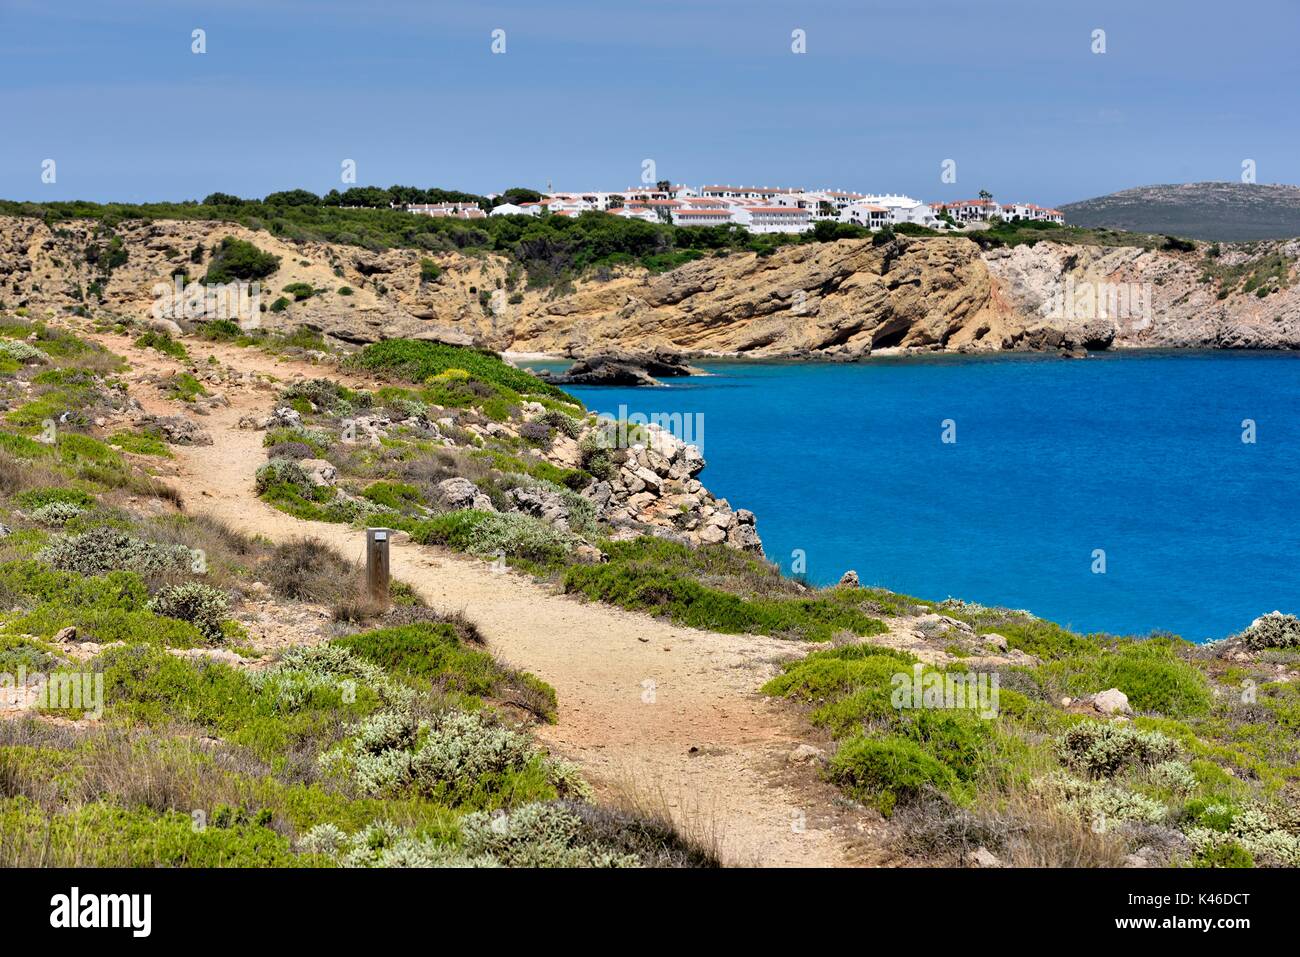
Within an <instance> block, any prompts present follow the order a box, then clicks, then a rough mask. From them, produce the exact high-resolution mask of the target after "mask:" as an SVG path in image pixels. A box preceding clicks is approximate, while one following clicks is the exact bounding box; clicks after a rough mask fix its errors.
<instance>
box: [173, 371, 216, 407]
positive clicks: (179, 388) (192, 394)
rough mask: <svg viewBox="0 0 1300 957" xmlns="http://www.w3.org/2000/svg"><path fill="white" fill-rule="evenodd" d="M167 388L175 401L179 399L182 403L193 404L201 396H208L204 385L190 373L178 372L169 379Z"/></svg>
mask: <svg viewBox="0 0 1300 957" xmlns="http://www.w3.org/2000/svg"><path fill="white" fill-rule="evenodd" d="M165 388H166V390H167V392H168V394H170V395H171V397H172V398H173V399H179V400H180V401H181V402H193V401H194V400H195V399H197V398H199V397H200V396H205V395H207V394H208V390H207V389H205V388H203V383H201V382H199V380H198V379H196V378H194V376H192V375H190V374H189V373H188V372H178V373H176V374H175V375H174V376H171V377H170V378H168V380H167V382H166V386H165Z"/></svg>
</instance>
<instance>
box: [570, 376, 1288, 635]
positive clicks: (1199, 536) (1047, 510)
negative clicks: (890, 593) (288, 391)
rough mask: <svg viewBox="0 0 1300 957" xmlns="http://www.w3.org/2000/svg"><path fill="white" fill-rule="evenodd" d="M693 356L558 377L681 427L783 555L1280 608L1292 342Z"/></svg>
mask: <svg viewBox="0 0 1300 957" xmlns="http://www.w3.org/2000/svg"><path fill="white" fill-rule="evenodd" d="M550 367H552V368H554V366H550ZM704 368H705V370H706V371H707V372H708V373H709V375H706V376H695V377H691V378H689V379H677V380H669V381H670V382H671V384H670V385H668V386H666V387H664V388H658V389H620V388H593V387H587V388H574V389H572V390H571V391H573V392H574V393H575V394H576V395H578V396H580V397H581V398H582V400H583V401H584V402H585V403H586V404H587V406H588V408H590V409H592V410H594V411H598V412H604V413H609V414H617V413H618V412H619V410H620V406H623V407H625V412H626V413H642V414H645V415H650V414H653V413H666V414H672V413H680V414H682V415H683V416H687V417H690V418H689V421H690V422H691V423H692V424H693V425H695V426H696V427H697V428H698V427H700V426H701V425H702V428H703V432H702V438H703V442H702V445H703V451H704V455H705V458H706V459H707V460H708V467H707V468H706V469H705V471H704V473H703V474H702V475H701V479H702V480H703V481H704V483H705V484H706V485H707V486H708V487H709V489H710V490H712V491H713V492H714V494H716V495H719V496H724V497H726V498H727V499H728V500H729V501H730V502H731V504H732V506H733V507H736V508H748V509H752V510H753V511H754V512H755V513H756V514H757V516H758V531H759V534H760V535H761V536H762V538H763V542H764V545H765V548H766V551H767V555H768V557H769V558H770V559H772V560H773V561H776V562H779V563H780V564H781V566H782V568H783V569H784V570H785V571H787V572H790V571H791V570H792V567H794V565H795V562H796V561H797V560H798V559H799V557H800V556H802V557H803V559H804V562H805V563H806V564H805V567H804V572H805V574H806V575H807V577H808V578H809V579H811V580H812V581H814V582H817V583H819V584H824V583H833V582H835V581H837V580H838V579H839V577H840V575H841V574H842V573H843V572H844V570H845V569H849V568H852V569H856V570H857V572H858V575H859V576H860V578H861V580H862V582H863V583H864V584H875V585H882V586H884V587H886V588H890V589H894V590H897V591H901V592H906V593H909V594H914V595H919V596H922V597H925V598H929V599H942V598H945V597H947V596H950V595H951V596H955V597H959V598H964V599H966V600H969V601H977V602H981V603H984V604H997V605H1007V606H1011V607H1015V608H1025V609H1028V610H1030V611H1032V612H1034V613H1035V614H1038V615H1041V616H1043V617H1046V618H1050V619H1053V620H1055V621H1058V622H1061V623H1062V624H1065V625H1069V626H1071V627H1074V628H1077V629H1081V630H1084V631H1108V632H1113V633H1117V634H1146V633H1148V632H1151V631H1153V630H1167V631H1172V632H1175V633H1177V634H1180V635H1182V636H1184V637H1186V638H1190V639H1193V640H1205V639H1210V638H1218V637H1223V636H1225V635H1227V634H1230V633H1232V632H1235V631H1238V630H1240V629H1241V628H1243V627H1245V626H1246V625H1248V624H1249V623H1250V621H1251V619H1253V618H1254V617H1256V616H1257V615H1259V614H1261V613H1263V612H1266V611H1272V610H1273V609H1275V608H1276V609H1281V610H1283V611H1290V612H1300V515H1298V511H1300V510H1298V507H1297V505H1298V503H1297V498H1298V493H1300V355H1292V354H1278V353H1225V352H1216V353H1202V352H1193V353H1187V352H1183V353H1153V352H1139V353H1108V354H1100V355H1096V356H1092V357H1090V358H1088V359H1085V360H1075V361H1066V360H1061V359H1058V358H1055V357H1046V356H1009V357H996V358H983V357H940V358H933V359H873V360H869V361H866V362H862V363H856V364H820V363H809V364H791V363H768V364H757V363H721V362H720V363H715V364H709V365H706V366H705V367H704ZM945 420H951V425H952V426H955V438H956V441H955V442H947V443H946V442H944V441H943V440H942V439H943V436H944V431H945V426H944V423H945ZM1246 420H1250V421H1249V422H1247V421H1246ZM1243 423H1245V424H1243ZM1250 423H1253V431H1254V434H1253V441H1243V437H1245V438H1248V439H1249V438H1252V436H1251V435H1250V434H1249V430H1250V429H1251V424H1250ZM953 433H954V430H953V429H952V428H949V429H948V434H949V436H950V437H951V436H952V435H953ZM1098 550H1101V552H1104V563H1105V570H1104V573H1098V572H1097V571H1096V570H1095V569H1097V568H1099V567H1100V566H1099V562H1098V555H1099V552H1098ZM795 570H798V569H797V568H795Z"/></svg>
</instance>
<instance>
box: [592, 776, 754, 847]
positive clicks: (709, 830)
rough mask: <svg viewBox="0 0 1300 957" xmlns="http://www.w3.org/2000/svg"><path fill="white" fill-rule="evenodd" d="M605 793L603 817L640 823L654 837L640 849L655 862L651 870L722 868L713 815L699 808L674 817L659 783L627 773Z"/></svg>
mask: <svg viewBox="0 0 1300 957" xmlns="http://www.w3.org/2000/svg"><path fill="white" fill-rule="evenodd" d="M603 791H604V793H603V794H602V795H601V801H600V808H599V810H600V811H601V812H602V813H605V814H608V815H611V816H616V817H618V818H619V819H621V820H622V821H624V822H627V821H636V822H640V823H641V825H642V826H643V827H644V828H645V829H646V833H647V835H654V837H653V838H652V839H648V840H647V842H646V845H645V846H644V847H642V848H641V852H642V853H643V854H644V855H645V856H646V858H647V859H648V860H654V863H653V864H651V866H657V867H683V866H690V867H720V866H722V861H723V849H722V844H723V841H722V834H721V832H720V830H719V828H718V821H717V817H716V815H714V814H713V813H711V812H706V811H703V810H702V809H701V808H699V807H698V806H696V807H694V808H692V809H691V810H689V811H687V810H685V809H681V810H679V811H678V813H677V814H676V815H674V814H673V811H672V805H671V804H670V803H669V801H668V796H667V795H666V794H665V793H664V790H663V785H662V784H661V783H660V782H658V781H654V782H650V783H645V782H642V781H641V780H639V779H638V777H637V776H636V775H635V774H633V773H630V772H626V771H625V772H624V773H621V774H620V775H619V776H618V778H617V779H616V780H615V781H613V782H612V783H609V784H608V785H607V786H606V787H605V788H604V789H603ZM656 843H657V849H656ZM687 861H689V862H690V863H686V862H687ZM728 864H729V865H731V866H740V867H745V866H749V865H750V864H752V862H748V861H736V860H728Z"/></svg>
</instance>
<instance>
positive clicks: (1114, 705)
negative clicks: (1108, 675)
mask: <svg viewBox="0 0 1300 957" xmlns="http://www.w3.org/2000/svg"><path fill="white" fill-rule="evenodd" d="M1083 700H1085V701H1087V702H1088V703H1089V704H1091V705H1092V708H1093V710H1094V711H1097V712H1098V713H1100V714H1105V715H1111V714H1132V713H1133V709H1132V708H1131V707H1130V706H1129V703H1128V695H1126V694H1125V693H1124V692H1122V691H1120V690H1119V689H1118V688H1107V689H1106V690H1105V691H1099V692H1097V693H1096V694H1095V695H1090V696H1089V698H1086V699H1083Z"/></svg>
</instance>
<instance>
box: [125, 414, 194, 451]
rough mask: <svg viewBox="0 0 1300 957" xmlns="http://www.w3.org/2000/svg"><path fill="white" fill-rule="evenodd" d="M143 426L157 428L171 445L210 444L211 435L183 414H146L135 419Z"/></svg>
mask: <svg viewBox="0 0 1300 957" xmlns="http://www.w3.org/2000/svg"><path fill="white" fill-rule="evenodd" d="M137 424H138V425H140V426H141V427H144V428H152V429H157V430H158V431H159V432H161V433H162V437H163V439H164V440H165V441H167V442H170V443H171V444H172V445H211V444H212V436H211V435H210V434H208V432H207V431H206V430H205V429H203V428H202V427H201V426H200V425H199V424H198V423H197V422H193V421H191V420H190V419H187V418H185V416H183V415H146V416H144V417H142V418H140V419H138V420H137Z"/></svg>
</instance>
